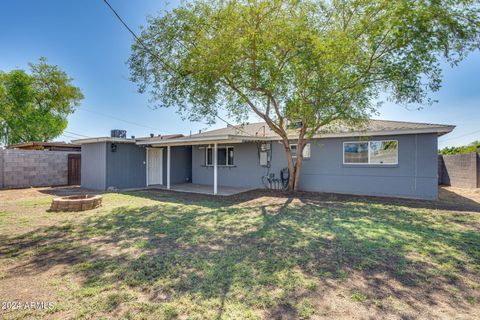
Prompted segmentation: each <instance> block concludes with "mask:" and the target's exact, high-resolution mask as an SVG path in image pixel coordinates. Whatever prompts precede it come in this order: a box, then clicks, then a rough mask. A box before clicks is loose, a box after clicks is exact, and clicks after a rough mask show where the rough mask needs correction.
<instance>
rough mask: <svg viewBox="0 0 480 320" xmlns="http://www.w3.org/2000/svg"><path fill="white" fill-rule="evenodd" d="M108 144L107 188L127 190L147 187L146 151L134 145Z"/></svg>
mask: <svg viewBox="0 0 480 320" xmlns="http://www.w3.org/2000/svg"><path fill="white" fill-rule="evenodd" d="M115 144H116V146H117V149H116V151H115V152H112V151H111V143H107V144H106V159H107V160H106V163H107V165H106V188H107V189H108V188H110V187H113V188H116V189H126V188H140V187H145V184H146V151H145V148H143V147H140V146H137V145H135V144H133V143H115Z"/></svg>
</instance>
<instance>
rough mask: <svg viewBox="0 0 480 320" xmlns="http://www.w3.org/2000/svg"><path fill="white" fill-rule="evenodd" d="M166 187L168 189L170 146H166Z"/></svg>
mask: <svg viewBox="0 0 480 320" xmlns="http://www.w3.org/2000/svg"><path fill="white" fill-rule="evenodd" d="M167 189H170V146H167Z"/></svg>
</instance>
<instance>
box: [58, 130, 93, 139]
mask: <svg viewBox="0 0 480 320" xmlns="http://www.w3.org/2000/svg"><path fill="white" fill-rule="evenodd" d="M63 132H66V133H68V134H73V135H75V136H79V137H84V138H91V137H90V136H86V135H83V134H79V133H75V132H71V131H67V130H65V131H63Z"/></svg>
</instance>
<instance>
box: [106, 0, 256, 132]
mask: <svg viewBox="0 0 480 320" xmlns="http://www.w3.org/2000/svg"><path fill="white" fill-rule="evenodd" d="M103 2H104V3H105V4H106V5H107V6H108V8H109V9H110V10H111V11H112V12H113V14H114V15H115V17H116V18H117V19H118V20H119V21H120V23H121V24H122V25H123V26H124V27H125V28H126V29H127V30H128V32H129V33H130V34H131V35H132V36H133V37H134V38H135V40H136V41H137V42H138V43H139V44H140V45H141V46H142V47H143V48H144V49H145V51H147V52H148V53H149V54H150V55H151V56H152V57H153V58H155V59H157V60H158V61H160V63H161V64H162V65H163V66H164V68H165V69H168V70H167V71H168V73H170V74H171V75H172V72H173V73H176V74H180V72H179V71H178V70H176V69H175V68H173V67H172V66H171V65H170V64H169V63H167V62H166V61H165V60H164V59H162V58H161V57H159V56H158V55H157V54H156V53H155V52H154V51H153V50H151V49H150V48H149V47H148V46H147V45H146V44H145V43H144V42H143V41H142V40H141V39H140V38H139V37H138V36H137V34H136V33H135V32H134V31H133V30H132V29H131V28H130V27H129V26H128V24H127V23H126V22H125V20H123V19H122V17H121V16H120V15H119V14H118V12H117V11H116V10H115V9H114V8H113V7H112V6H111V5H110V3H109V2H108V0H103ZM192 97H193V98H194V96H193V95H192ZM198 102H199V103H200V104H202V105H204V104H203V103H202V102H201V101H198ZM204 106H205V105H204ZM206 107H208V106H206ZM215 117H217V118H218V119H220V120H221V121H223V122H225V123H226V124H227V125H228V126H231V127H235V128H236V129H238V130H239V131H241V132H243V133H245V134H247V135H248V136H253V135H251V134H250V133H248V132H246V131H244V130H242V129H241V128H239V126H240V125H232V124H231V123H229V122H228V121H226V120H225V119H222V118H221V117H220V116H218V115H217V114H215Z"/></svg>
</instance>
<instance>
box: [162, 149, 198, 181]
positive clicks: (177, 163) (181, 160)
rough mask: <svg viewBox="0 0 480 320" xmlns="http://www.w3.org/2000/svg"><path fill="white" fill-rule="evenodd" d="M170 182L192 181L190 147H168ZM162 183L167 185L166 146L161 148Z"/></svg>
mask: <svg viewBox="0 0 480 320" xmlns="http://www.w3.org/2000/svg"><path fill="white" fill-rule="evenodd" d="M170 152H171V154H170V157H171V158H170V160H171V161H170V184H178V183H185V182H192V147H191V146H177V147H171V149H170ZM162 169H163V185H167V148H166V147H165V148H163V168H162Z"/></svg>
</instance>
